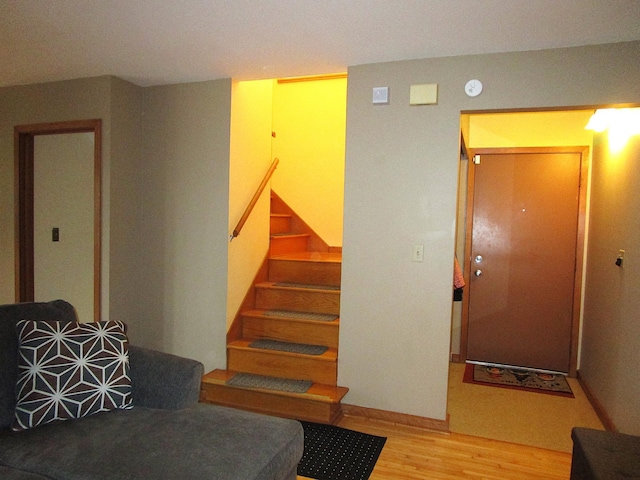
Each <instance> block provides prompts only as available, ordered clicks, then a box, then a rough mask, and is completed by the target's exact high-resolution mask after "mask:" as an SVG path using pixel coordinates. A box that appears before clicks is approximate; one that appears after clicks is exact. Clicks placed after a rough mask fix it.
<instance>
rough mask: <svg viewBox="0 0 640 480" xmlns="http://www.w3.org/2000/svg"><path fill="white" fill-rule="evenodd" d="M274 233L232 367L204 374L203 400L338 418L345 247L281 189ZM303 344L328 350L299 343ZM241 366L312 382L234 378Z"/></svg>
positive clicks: (274, 207) (233, 345)
mask: <svg viewBox="0 0 640 480" xmlns="http://www.w3.org/2000/svg"><path fill="white" fill-rule="evenodd" d="M270 233H271V240H270V251H269V258H268V260H267V269H266V270H267V274H266V279H265V281H258V282H257V283H256V284H255V285H254V291H253V292H252V293H253V294H252V295H250V296H249V298H251V299H252V302H251V303H252V305H250V306H249V307H247V308H246V309H244V310H243V311H242V312H241V317H240V322H241V326H239V327H238V328H237V330H238V331H239V332H240V334H239V337H240V338H238V339H233V340H231V341H228V343H227V370H214V371H212V372H210V373H208V374H206V375H205V376H204V378H203V382H202V397H203V400H204V401H206V402H210V403H215V404H219V405H226V406H230V407H235V408H241V409H245V410H251V411H255V412H259V413H265V414H269V415H275V416H281V417H287V418H294V419H297V420H306V421H311V422H319V423H328V424H335V423H337V422H338V421H339V420H340V419H341V418H342V408H341V404H340V402H341V400H342V398H343V397H344V395H345V394H346V393H347V391H348V389H347V388H345V387H339V386H338V385H337V372H338V338H339V333H338V332H339V327H340V319H339V313H340V272H341V260H342V254H341V252H331V251H330V250H331V249H330V248H329V247H328V246H327V245H326V244H324V242H322V240H321V239H320V238H319V237H318V236H317V235H316V234H315V233H314V232H313V231H312V230H311V229H310V228H309V227H308V226H307V225H306V224H305V223H304V222H303V221H302V220H301V219H300V218H299V217H298V216H297V215H295V213H294V212H292V211H291V209H290V208H289V207H288V206H287V205H286V204H285V203H284V202H282V200H281V199H280V198H279V197H277V195H275V194H273V193H272V200H271V232H270ZM245 305H246V304H245ZM257 340H275V341H276V342H277V343H276V346H277V348H276V349H272V348H269V349H266V348H255V347H252V346H250V345H251V344H252V343H253V342H255V341H257ZM272 343H273V342H272ZM300 346H301V347H309V349H311V350H321V351H322V350H324V351H322V352H321V353H319V352H314V353H306V352H305V353H298V352H296V351H291V350H297V348H296V347H300ZM279 347H284V348H279ZM288 347H291V348H288ZM318 347H324V348H318ZM236 374H242V375H241V376H245V377H246V376H247V375H245V374H250V375H251V376H259V377H255V379H258V380H260V379H263V378H264V377H270V378H275V379H282V380H283V381H284V382H287V381H290V380H294V381H306V385H309V384H310V387H309V388H308V390H307V391H306V392H304V393H296V392H285V391H281V390H274V389H272V388H273V387H266V386H264V385H262V384H261V383H260V382H258V386H255V385H254V386H250V387H248V386H234V385H230V384H228V383H227V382H229V381H231V379H233V378H234V377H235V376H236ZM237 378H240V377H236V378H235V379H234V380H233V381H232V383H233V382H234V381H235V380H236V379H237ZM251 379H252V380H253V379H254V378H253V377H251Z"/></svg>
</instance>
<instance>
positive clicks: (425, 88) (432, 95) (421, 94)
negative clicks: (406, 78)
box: [409, 83, 438, 105]
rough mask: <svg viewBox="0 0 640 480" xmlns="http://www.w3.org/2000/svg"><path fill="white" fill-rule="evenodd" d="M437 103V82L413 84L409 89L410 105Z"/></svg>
mask: <svg viewBox="0 0 640 480" xmlns="http://www.w3.org/2000/svg"><path fill="white" fill-rule="evenodd" d="M436 103H438V84H437V83H425V84H422V85H411V87H410V90H409V105H434V104H436Z"/></svg>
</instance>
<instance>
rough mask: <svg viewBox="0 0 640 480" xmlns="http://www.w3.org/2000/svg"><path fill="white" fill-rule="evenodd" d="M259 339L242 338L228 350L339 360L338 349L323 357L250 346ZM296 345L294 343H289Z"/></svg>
mask: <svg viewBox="0 0 640 480" xmlns="http://www.w3.org/2000/svg"><path fill="white" fill-rule="evenodd" d="M255 340H257V339H255V338H241V339H240V340H235V341H233V342H231V343H229V344H227V348H233V349H236V350H250V351H252V352H259V353H266V354H270V355H285V356H290V357H301V358H310V359H314V360H322V361H327V362H335V361H336V359H337V358H338V350H337V349H336V348H332V347H328V350H327V351H326V352H324V353H323V354H322V355H308V354H305V353H295V352H283V351H280V350H268V349H264V348H253V347H250V346H249V344H250V343H251V342H253V341H255ZM289 343H294V342H289Z"/></svg>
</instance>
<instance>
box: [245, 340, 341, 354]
mask: <svg viewBox="0 0 640 480" xmlns="http://www.w3.org/2000/svg"><path fill="white" fill-rule="evenodd" d="M249 347H251V348H260V349H262V350H276V351H278V352H287V353H301V354H304V355H322V354H323V353H324V352H326V351H327V350H329V347H326V346H324V345H308V344H306V343H291V342H281V341H280V340H270V339H268V338H261V339H259V340H255V341H253V342H251V343H250V344H249Z"/></svg>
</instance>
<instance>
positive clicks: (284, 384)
mask: <svg viewBox="0 0 640 480" xmlns="http://www.w3.org/2000/svg"><path fill="white" fill-rule="evenodd" d="M225 383H226V384H227V385H230V386H232V387H245V388H262V389H264V390H275V391H278V392H289V393H307V391H308V390H309V389H310V388H311V385H313V382H312V381H311V380H292V379H290V378H277V377H267V376H266V375H255V374H253V373H236V374H235V375H234V376H233V377H231V378H230V379H229V380H227V381H226V382H225Z"/></svg>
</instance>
